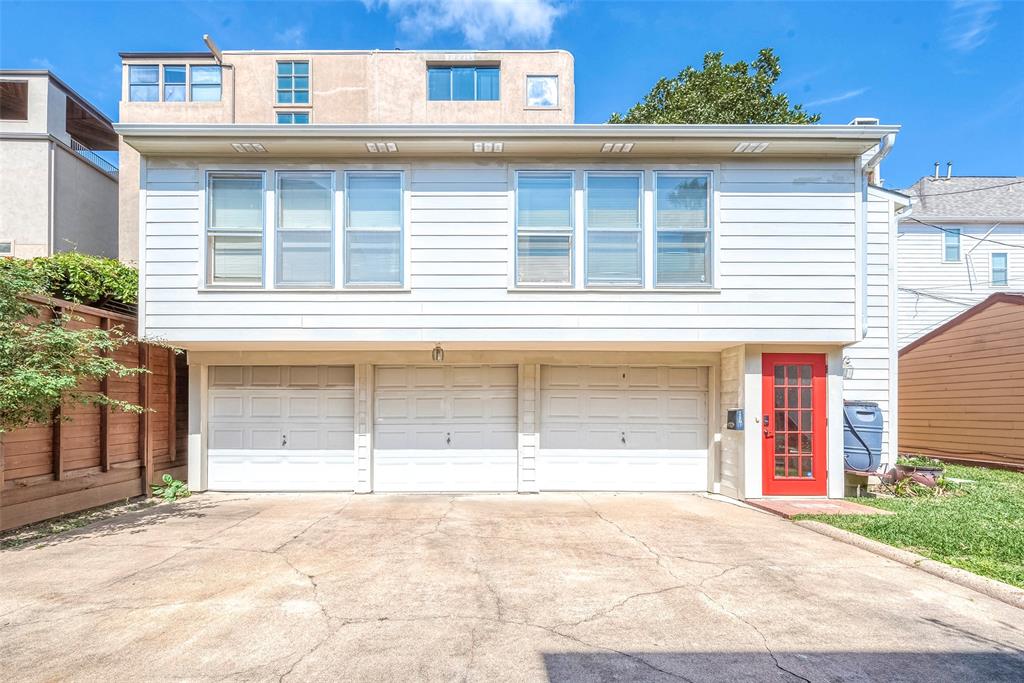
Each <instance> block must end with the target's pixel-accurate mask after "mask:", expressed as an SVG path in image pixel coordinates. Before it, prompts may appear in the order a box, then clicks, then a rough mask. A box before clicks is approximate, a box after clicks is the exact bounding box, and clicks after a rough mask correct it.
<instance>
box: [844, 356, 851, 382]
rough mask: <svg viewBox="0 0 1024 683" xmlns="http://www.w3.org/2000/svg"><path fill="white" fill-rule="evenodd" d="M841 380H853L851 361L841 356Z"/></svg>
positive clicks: (847, 357)
mask: <svg viewBox="0 0 1024 683" xmlns="http://www.w3.org/2000/svg"><path fill="white" fill-rule="evenodd" d="M843 379H853V359H852V358H850V357H849V356H843Z"/></svg>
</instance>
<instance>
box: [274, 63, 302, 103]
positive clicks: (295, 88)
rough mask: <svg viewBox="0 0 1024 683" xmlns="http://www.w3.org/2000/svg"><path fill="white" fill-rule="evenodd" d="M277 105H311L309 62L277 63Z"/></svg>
mask: <svg viewBox="0 0 1024 683" xmlns="http://www.w3.org/2000/svg"><path fill="white" fill-rule="evenodd" d="M277 103H278V104H309V62H278V63H277Z"/></svg>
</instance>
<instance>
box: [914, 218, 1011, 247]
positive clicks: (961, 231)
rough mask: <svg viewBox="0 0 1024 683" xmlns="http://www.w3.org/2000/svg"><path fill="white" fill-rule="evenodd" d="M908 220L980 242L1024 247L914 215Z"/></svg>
mask: <svg viewBox="0 0 1024 683" xmlns="http://www.w3.org/2000/svg"><path fill="white" fill-rule="evenodd" d="M907 220H911V221H914V222H915V223H917V224H919V225H926V226H928V227H929V228H935V229H936V230H941V231H942V232H948V233H949V234H951V235H953V234H956V235H960V236H961V237H969V238H970V239H972V240H978V241H979V242H988V243H989V244H998V245H999V246H1001V247H1010V248H1011V249H1024V244H1010V243H1009V242H1000V241H998V240H994V239H989V238H988V237H975V236H974V235H971V234H969V233H966V232H964V231H963V230H961V229H960V228H955V229H951V228H944V227H942V226H941V225H935V224H934V223H925V222H924V221H919V220H917V219H916V218H914V217H913V216H911V217H910V218H908V219H907Z"/></svg>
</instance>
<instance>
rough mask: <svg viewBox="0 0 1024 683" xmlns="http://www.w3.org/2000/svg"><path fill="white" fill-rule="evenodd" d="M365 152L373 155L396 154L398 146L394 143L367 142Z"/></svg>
mask: <svg viewBox="0 0 1024 683" xmlns="http://www.w3.org/2000/svg"><path fill="white" fill-rule="evenodd" d="M366 151H367V152H372V153H374V154H385V153H387V152H397V151H398V145H397V144H395V143H394V142H367V143H366Z"/></svg>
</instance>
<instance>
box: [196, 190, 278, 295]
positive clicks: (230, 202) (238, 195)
mask: <svg viewBox="0 0 1024 683" xmlns="http://www.w3.org/2000/svg"><path fill="white" fill-rule="evenodd" d="M207 194H208V200H207V221H206V281H207V284H211V285H244V286H260V285H262V284H263V223H264V209H263V173H262V172H255V173H211V174H210V175H209V181H208V185H207Z"/></svg>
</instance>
